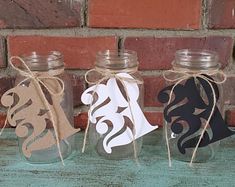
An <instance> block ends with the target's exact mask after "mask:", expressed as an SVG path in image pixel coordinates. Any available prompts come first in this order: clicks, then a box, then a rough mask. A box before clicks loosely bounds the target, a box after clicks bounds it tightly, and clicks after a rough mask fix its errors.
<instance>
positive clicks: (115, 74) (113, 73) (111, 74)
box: [82, 67, 143, 165]
mask: <svg viewBox="0 0 235 187" xmlns="http://www.w3.org/2000/svg"><path fill="white" fill-rule="evenodd" d="M137 71H138V70H137V67H134V68H127V69H123V70H121V71H120V70H109V69H102V68H98V67H95V68H94V69H91V70H89V71H87V72H86V74H85V81H86V82H87V83H88V84H90V85H95V88H94V90H93V92H92V97H91V98H93V97H94V94H95V92H96V90H97V87H98V85H99V84H101V83H102V82H103V81H106V80H109V79H110V78H115V79H117V80H119V81H120V83H121V85H122V86H123V88H124V92H125V94H126V96H127V102H128V107H129V109H130V113H131V119H132V122H133V129H132V135H133V136H132V137H133V140H132V142H133V150H134V158H135V161H136V163H137V164H138V165H139V162H138V158H137V150H136V142H135V134H136V129H135V120H134V114H133V111H132V107H131V104H130V102H131V101H130V97H129V94H128V91H127V87H126V85H125V83H124V82H128V83H137V84H143V81H142V80H137V79H134V78H128V77H124V76H121V75H119V73H131V74H133V73H135V72H137ZM92 72H95V73H98V74H100V75H101V78H99V79H98V80H96V81H90V80H89V79H88V76H89V74H90V73H92ZM90 108H91V104H90ZM90 114H91V110H90V109H89V110H88V121H87V128H86V130H85V136H84V141H83V147H82V152H84V151H85V146H86V141H87V134H88V129H89V126H90V120H89V116H90Z"/></svg>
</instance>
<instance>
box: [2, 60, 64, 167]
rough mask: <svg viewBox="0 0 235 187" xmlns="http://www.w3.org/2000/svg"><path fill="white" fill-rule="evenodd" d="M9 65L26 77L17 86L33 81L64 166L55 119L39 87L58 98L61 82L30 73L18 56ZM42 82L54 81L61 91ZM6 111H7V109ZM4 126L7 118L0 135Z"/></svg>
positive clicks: (56, 78)
mask: <svg viewBox="0 0 235 187" xmlns="http://www.w3.org/2000/svg"><path fill="white" fill-rule="evenodd" d="M13 60H19V61H20V62H21V63H22V65H23V66H24V68H25V70H22V69H20V68H18V67H17V66H15V65H14V64H13ZM9 64H10V65H11V67H12V68H13V69H14V70H16V71H18V72H19V73H20V75H22V76H24V77H26V78H25V79H24V80H22V81H21V82H20V83H18V84H17V86H18V85H20V84H22V83H23V82H25V81H27V80H32V81H33V83H34V85H35V87H36V89H37V91H38V94H39V97H40V98H41V99H42V101H43V104H44V106H45V108H46V110H48V112H49V118H50V120H51V122H52V126H53V128H54V131H55V140H56V145H57V148H58V152H59V156H60V159H61V162H62V164H63V165H65V164H64V159H63V156H62V152H61V148H60V139H59V133H58V128H57V125H56V124H55V117H54V115H53V113H52V111H51V109H50V106H49V103H48V101H47V99H46V96H45V94H44V92H43V90H42V86H41V85H43V87H45V89H46V90H47V91H48V92H49V93H50V94H51V95H52V96H60V95H62V94H63V92H64V82H63V80H62V79H60V78H58V77H54V76H53V77H52V76H50V75H47V76H40V73H35V72H32V71H31V70H30V68H29V66H28V65H27V64H26V63H25V61H24V60H23V59H22V58H20V57H18V56H12V57H11V58H10V61H9ZM43 80H56V81H57V82H58V83H59V84H60V86H61V89H60V90H59V91H58V92H56V91H53V90H52V89H51V88H49V87H48V86H47V85H46V84H45V83H44V82H43ZM8 111H9V109H8ZM6 125H7V118H6V120H5V123H4V126H3V128H2V129H1V132H0V135H1V134H2V132H3V130H4V128H5V127H6Z"/></svg>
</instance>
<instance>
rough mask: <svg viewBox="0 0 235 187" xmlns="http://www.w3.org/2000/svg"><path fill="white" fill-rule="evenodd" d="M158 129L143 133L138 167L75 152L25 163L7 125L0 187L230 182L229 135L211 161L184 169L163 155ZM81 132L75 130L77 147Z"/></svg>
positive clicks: (232, 155) (0, 150)
mask: <svg viewBox="0 0 235 187" xmlns="http://www.w3.org/2000/svg"><path fill="white" fill-rule="evenodd" d="M160 137H161V132H160V131H157V132H154V133H152V134H151V135H148V136H146V137H145V140H144V146H143V150H142V153H141V155H140V157H139V160H140V166H137V165H136V164H135V162H134V161H133V160H122V161H109V160H104V159H102V158H99V157H94V156H91V154H90V153H89V151H87V153H85V154H82V155H81V154H80V153H76V155H73V156H71V157H70V158H68V159H66V161H65V163H66V166H65V167H63V166H62V165H61V163H56V164H50V165H30V164H27V163H25V162H24V161H22V160H21V158H20V156H19V154H18V147H17V140H16V137H15V135H14V133H13V131H12V130H9V129H8V130H6V131H4V134H3V135H2V136H1V137H0V187H11V186H17V187H21V186H22V187H23V186H24V187H25V186H51V187H53V186H57V187H73V186H114V187H116V186H117V187H118V186H141V187H142V186H145V187H147V186H160V187H164V186H172V187H173V186H175V187H177V186H187V187H190V186H196V187H199V186H204V187H209V186H211V187H212V186H213V187H215V186H218V187H220V186H222V187H227V186H228V187H232V186H235V150H234V148H235V144H234V143H235V137H233V138H229V139H227V140H226V141H223V142H222V143H221V148H220V150H219V152H218V154H217V155H216V158H215V159H214V160H213V161H210V162H208V163H204V164H195V165H194V167H193V168H189V167H188V165H187V164H186V163H184V162H180V161H173V166H172V168H169V167H168V161H167V159H166V158H167V157H166V155H165V154H164V151H163V150H162V146H160V144H161V141H160ZM82 138H83V133H80V134H78V135H77V139H78V140H77V141H78V142H79V146H81V143H82Z"/></svg>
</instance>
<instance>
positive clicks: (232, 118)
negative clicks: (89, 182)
mask: <svg viewBox="0 0 235 187" xmlns="http://www.w3.org/2000/svg"><path fill="white" fill-rule="evenodd" d="M226 121H227V123H228V125H229V126H233V127H235V110H227V111H226Z"/></svg>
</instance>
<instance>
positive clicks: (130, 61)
mask: <svg viewBox="0 0 235 187" xmlns="http://www.w3.org/2000/svg"><path fill="white" fill-rule="evenodd" d="M95 66H97V67H100V68H107V69H120V70H121V69H124V68H133V67H137V66H138V57H137V53H136V52H135V51H132V50H127V49H122V50H113V49H107V50H102V51H98V52H97V54H96V63H95Z"/></svg>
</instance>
